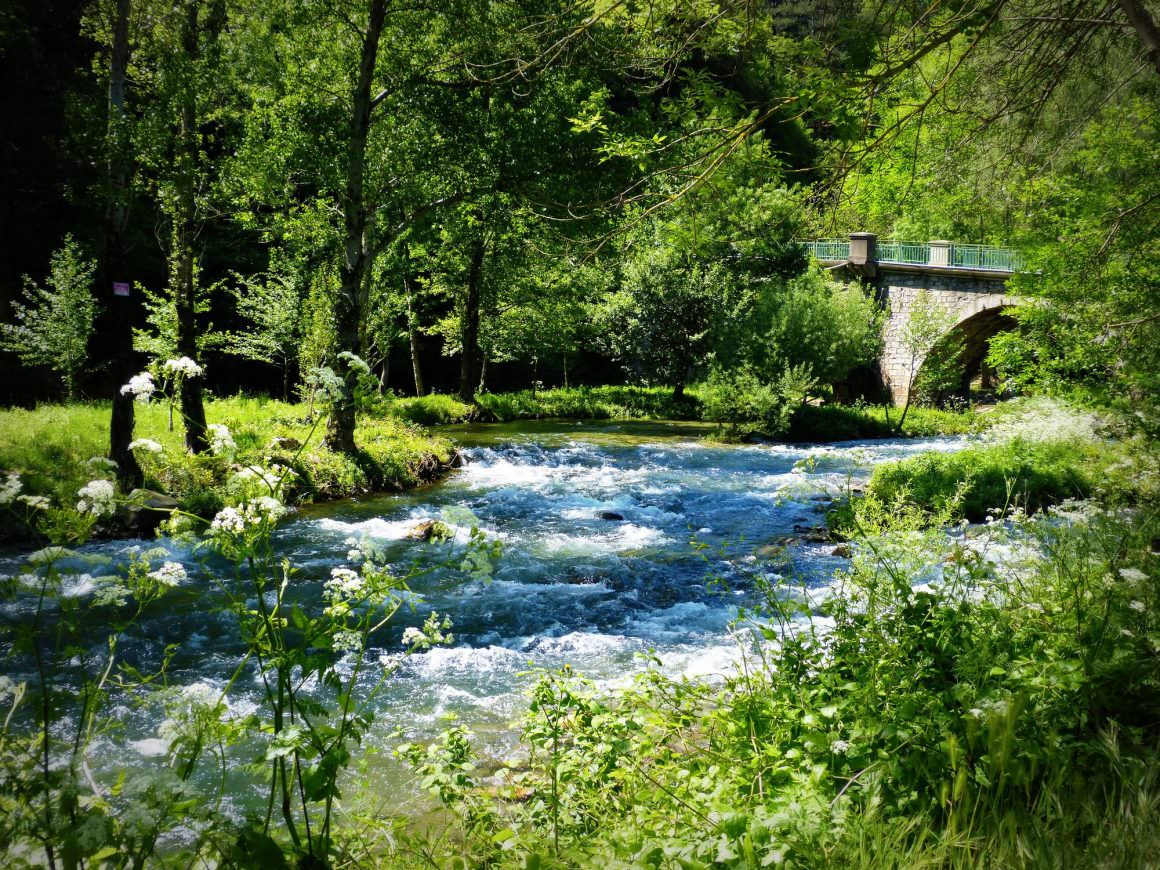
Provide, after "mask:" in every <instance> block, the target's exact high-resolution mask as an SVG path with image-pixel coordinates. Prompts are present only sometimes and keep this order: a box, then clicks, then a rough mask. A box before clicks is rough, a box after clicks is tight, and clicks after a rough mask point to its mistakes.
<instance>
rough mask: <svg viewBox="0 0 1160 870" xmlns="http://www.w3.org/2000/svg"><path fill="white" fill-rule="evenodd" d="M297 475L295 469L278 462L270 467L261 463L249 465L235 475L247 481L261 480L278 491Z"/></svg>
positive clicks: (269, 487) (238, 478)
mask: <svg viewBox="0 0 1160 870" xmlns="http://www.w3.org/2000/svg"><path fill="white" fill-rule="evenodd" d="M297 476H298V475H297V474H295V472H294V470H293V469H290V468H287V467H286V466H284V465H278V464H277V463H273V464H271V465H270V466H269V467H268V468H263V467H262V466H260V465H247V466H245V467H244V468H240V469H238V470H237V471H235V472H234V477H235V478H236V479H237V480H240V481H243V482H247V483H248V482H249V481H252V480H257V481H261V482H262V483H263V484H264V485H265V486H266V487H267V488H268V489H271V490H276V491H278V490H281V489H282V488H283V487H285V486H286V485H287V484H289V483H290V482H291V481H293V480H294V478H296V477H297Z"/></svg>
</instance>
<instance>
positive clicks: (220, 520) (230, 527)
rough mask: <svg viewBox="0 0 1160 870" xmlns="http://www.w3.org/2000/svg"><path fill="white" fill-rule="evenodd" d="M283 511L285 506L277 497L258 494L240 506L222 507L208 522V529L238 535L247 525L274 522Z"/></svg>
mask: <svg viewBox="0 0 1160 870" xmlns="http://www.w3.org/2000/svg"><path fill="white" fill-rule="evenodd" d="M285 513H286V508H285V506H284V505H283V504H282V502H280V501H278V499H276V498H270V497H269V496H259V497H258V498H255V499H251V500H250V501H248V502H246V503H245V504H244V505H242V506H241V508H233V507H227V508H222V509H221V510H220V511H218V512H217V516H215V517H214V518H213V522H211V523H210V524H209V530H210V533H211V534H215V535H220V534H224V535H240V534H242V533H243V532H245V530H246V529H247V528H248V527H251V526H256V525H259V524H260V523H271V522H274V521H275V520H277V519H278V518H279V517H281V516H283V515H284V514H285Z"/></svg>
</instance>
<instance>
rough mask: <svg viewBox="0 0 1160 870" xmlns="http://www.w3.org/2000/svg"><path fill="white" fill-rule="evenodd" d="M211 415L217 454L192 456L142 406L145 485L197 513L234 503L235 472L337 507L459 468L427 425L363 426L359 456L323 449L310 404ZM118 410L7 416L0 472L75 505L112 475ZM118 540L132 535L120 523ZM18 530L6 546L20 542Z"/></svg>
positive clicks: (154, 411)
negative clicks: (271, 472) (262, 472)
mask: <svg viewBox="0 0 1160 870" xmlns="http://www.w3.org/2000/svg"><path fill="white" fill-rule="evenodd" d="M206 417H207V419H208V420H209V423H210V425H211V426H212V427H224V429H217V430H215V438H214V444H213V449H212V450H211V451H210V452H209V453H206V454H204V455H201V456H192V455H190V454H188V453H187V452H186V451H185V448H184V444H183V440H182V439H183V433H182V429H181V424H180V421H179V420H178V422H177V423H176V424H175V425H174V427H173V429H172V430H171V429H170V426H169V418H168V408H167V407H166V406H164V405H161V404H152V405H141V406H139V407H138V409H137V426H136V431H135V435H136V439H137V443H138V444H139V446H138V448H137V449H136V451H135V453H136V455H137V458H138V461H139V462H140V463H141V468H142V471H143V472H144V473H145V488H146V489H148V490H150V491H153V492H156V493H160V494H162V495H165V496H169V497H171V498H173V499H175V500H176V501H177V502H178V504H179V505H180V507H181V508H182V509H183V510H185V511H187V512H189V513H192V514H196V515H198V516H203V517H212V516H213V514H214V513H215V512H216V511H217V510H219V509H220V508H221V507H222V506H223V505H225V504H228V503H230V502H231V495H232V493H231V487H232V486H234V479H235V477H236V474H235V473H236V472H237V471H239V470H242V469H246V468H250V467H260V468H268V467H270V466H282V467H285V468H288V469H290V471H291V472H292V474H291V475H288V476H287V479H286V485H285V486H284V487H283V488H282V491H283V494H284V496H285V498H286V499H287V501H288V502H289V503H303V502H318V501H331V500H334V499H342V498H351V497H353V496H358V495H364V494H366V493H369V492H391V491H399V490H404V489H409V488H412V487H415V486H419V485H421V484H423V483H429V482H431V481H433V480H435V479H437V478H438V477H439V476H440V475H441V474H443V473H445V472H446V470H447V469H449V468H450V467H451V464H452V462H453V460H454V457H455V447H454V445H453V444H452V443H451V441H450V440H449V439H447V438H445V437H442V436H439V435H433V434H431V433H430V432H428V431H426V430H425V429H423V428H422V427H420V426H417V425H415V424H414V423H411V422H409V421H406V420H400V419H398V418H395V417H390V416H387V417H370V416H363V417H361V418H360V419H359V427H358V433H357V436H356V438H357V441H358V444H359V447H360V448H361V451H362V453H361V455H360V456H359V457H358V458H357V459H353V458H351V457H348V456H343V455H341V454H337V453H334V452H332V451H330V450H328V449H326V447H325V446H324V445H323V444H322V439H323V435H324V433H325V419H324V418H323V419H321V420H319V419H318V418H315V420H313V421H311V420H309V419H308V408H307V406H306V405H304V404H291V403H287V402H280V401H276V400H272V399H264V398H249V397H241V396H239V397H233V398H228V399H211V400H210V401H208V402H207V403H206ZM108 439H109V409H108V405H107V404H106V403H88V404H73V405H42V406H40V407H38V408H36V409H35V410H20V409H9V410H4V411H0V470H3V471H4V472H6V473H16V474H19V475H20V479H21V481H22V484H23V492H24V493H26V494H30V495H40V496H45V497H47V498H49V499H50V500H52V501H53V502H55V503H59V504H72V503H73V502H75V501H76V499H77V491H78V490H79V489H80V488H81V487H83V486H84V485H85V484H86V483H88V482H89V481H90V480H93V479H94V478H97V477H102V476H104V477H107V476H109V469H108V467H107V462H106V461H105V460H103V459H102V458H101V457H103V456H105V455H106V453H107V451H108ZM106 531H107V532H108V533H110V534H117V533H118V532H120V533H124V532H126V531H128V530H126V529H125V528H123V527H120V526H117V525H111V526H110V527H108V528H107V529H106ZM26 533H27V529H22V528H20V527H18V526H16V525H15V524H9V525H7V526H6V527H5V528H3V529H0V539H3V540H20V539H21V538H22V537H24V536H25V534H26Z"/></svg>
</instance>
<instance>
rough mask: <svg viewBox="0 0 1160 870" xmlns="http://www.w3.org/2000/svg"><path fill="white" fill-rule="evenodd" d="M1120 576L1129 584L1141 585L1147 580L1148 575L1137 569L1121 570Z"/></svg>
mask: <svg viewBox="0 0 1160 870" xmlns="http://www.w3.org/2000/svg"><path fill="white" fill-rule="evenodd" d="M1120 576H1121V577H1123V578H1124V579H1125V580H1127V581H1128V582H1129V583H1142V582H1143V581H1145V580H1147V579H1148V575H1147V574H1145V573H1144V572H1143V571H1141V570H1140V569H1139V568H1121V569H1120Z"/></svg>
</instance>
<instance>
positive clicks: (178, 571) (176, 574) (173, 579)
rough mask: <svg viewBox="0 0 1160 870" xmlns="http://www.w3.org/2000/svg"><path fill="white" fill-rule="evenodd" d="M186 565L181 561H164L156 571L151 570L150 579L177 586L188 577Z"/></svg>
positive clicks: (163, 584)
mask: <svg viewBox="0 0 1160 870" xmlns="http://www.w3.org/2000/svg"><path fill="white" fill-rule="evenodd" d="M186 576H187V575H186V573H185V566H184V565H182V564H181V563H180V562H163V563H162V564H161V567H160V568H158V569H157V570H156V571H150V572H149V577H150V579H153V580H156V581H157V582H158V583H160V584H161V585H162V586H177V585H179V584H180V583H181V582H182V581H183V580H185V578H186Z"/></svg>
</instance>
